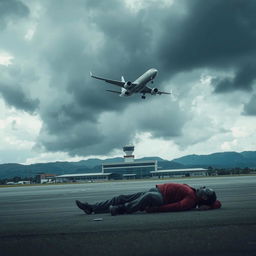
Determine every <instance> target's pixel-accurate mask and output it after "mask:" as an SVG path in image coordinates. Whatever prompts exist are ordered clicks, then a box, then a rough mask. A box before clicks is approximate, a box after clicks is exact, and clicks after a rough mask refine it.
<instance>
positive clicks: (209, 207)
mask: <svg viewBox="0 0 256 256" xmlns="http://www.w3.org/2000/svg"><path fill="white" fill-rule="evenodd" d="M220 207H221V202H220V201H219V200H216V201H215V202H214V203H213V204H211V205H201V206H198V210H199V211H205V210H214V209H219V208H220Z"/></svg>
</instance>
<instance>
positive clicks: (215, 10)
mask: <svg viewBox="0 0 256 256" xmlns="http://www.w3.org/2000/svg"><path fill="white" fill-rule="evenodd" d="M177 2H178V1H177ZM178 5H180V6H177V7H176V8H177V9H178V10H183V11H182V12H181V11H179V12H176V13H173V12H171V13H170V14H169V15H167V17H166V19H165V22H164V23H163V24H162V25H163V28H162V29H163V31H166V33H163V36H162V38H160V41H159V46H160V47H159V48H158V49H159V50H158V53H159V56H160V57H161V58H162V61H163V65H162V67H163V68H165V70H166V71H167V70H169V71H170V72H174V73H175V72H183V71H186V70H193V69H197V68H205V67H207V68H212V69H216V70H224V69H226V71H230V70H234V78H233V79H232V80H229V79H225V78H224V79H222V80H219V82H218V83H217V84H216V92H223V91H232V90H236V89H244V90H251V87H252V81H253V80H254V79H255V76H256V75H255V74H256V73H255V63H254V62H252V61H251V60H253V59H255V54H256V51H255V44H256V34H255V33H254V31H255V27H256V22H255V18H254V15H253V13H254V12H255V10H256V2H255V1H242V0H238V1H222V0H217V1H210V0H206V1H200V0H196V1H179V2H178ZM253 56H254V57H253Z"/></svg>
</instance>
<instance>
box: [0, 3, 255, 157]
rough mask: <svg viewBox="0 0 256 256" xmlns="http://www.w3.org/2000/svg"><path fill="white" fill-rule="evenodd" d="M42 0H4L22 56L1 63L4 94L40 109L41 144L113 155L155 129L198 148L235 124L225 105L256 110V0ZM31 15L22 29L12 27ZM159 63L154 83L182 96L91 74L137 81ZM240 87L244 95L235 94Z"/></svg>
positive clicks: (11, 43) (8, 46)
mask: <svg viewBox="0 0 256 256" xmlns="http://www.w3.org/2000/svg"><path fill="white" fill-rule="evenodd" d="M32 2H33V1H27V2H26V3H27V6H25V5H24V4H23V3H22V2H20V1H14V0H12V1H2V2H1V3H2V6H1V7H4V6H7V7H8V8H4V9H3V8H1V12H2V15H1V18H0V27H2V28H5V31H4V32H2V34H3V35H5V41H4V44H3V49H0V50H3V51H5V52H8V53H10V54H11V56H13V57H14V58H13V59H12V63H11V64H10V65H8V66H7V67H3V68H2V67H1V66H0V68H1V70H3V72H1V73H0V79H1V82H0V93H1V95H2V97H3V99H4V100H5V102H6V103H7V104H8V105H10V106H12V107H15V108H16V109H18V110H19V109H20V110H22V111H26V112H28V113H30V114H37V115H38V117H39V119H40V120H41V122H42V128H41V130H40V132H39V135H38V137H37V140H36V141H35V144H36V147H35V148H41V149H43V150H45V152H67V153H68V154H70V155H71V156H87V155H97V154H98V155H104V154H112V153H113V152H116V150H118V149H120V148H121V147H122V146H123V145H125V144H127V143H134V142H136V140H139V139H138V137H140V136H139V135H141V138H144V137H145V136H144V135H145V134H147V136H151V137H150V138H151V140H152V141H154V140H158V141H160V140H164V141H165V142H166V141H170V142H171V143H175V145H178V147H180V148H182V149H183V150H185V149H186V148H189V147H193V149H195V147H196V145H197V144H200V143H203V142H205V141H207V140H209V138H213V137H214V136H215V134H218V133H221V134H225V132H223V131H226V130H228V129H230V127H229V126H230V122H231V121H230V120H229V119H228V118H227V120H226V119H225V120H226V121H225V125H226V126H224V125H222V122H221V119H220V118H219V117H216V115H218V114H220V113H222V112H223V110H222V108H223V107H226V108H227V110H226V113H227V114H230V113H232V117H234V116H235V115H237V116H239V114H240V113H241V109H242V107H241V106H243V104H245V105H244V113H245V114H251V115H252V114H253V113H254V112H255V111H254V109H253V104H254V102H255V97H252V98H251V101H248V97H249V96H248V95H249V94H250V93H251V92H252V91H253V90H254V83H255V74H256V72H255V61H254V59H255V57H256V56H255V44H256V35H255V32H254V31H255V28H256V22H255V18H254V16H255V11H256V3H255V1H252V0H248V1H243V0H237V1H233V0H226V1H222V0H216V1H211V0H204V1H199V0H195V1H189V0H181V1H172V4H169V5H168V4H167V3H166V1H165V0H164V1H159V2H157V4H156V2H155V1H153V2H151V1H150V2H147V3H146V1H145V2H143V4H140V5H139V7H138V8H137V9H136V5H132V8H130V7H128V6H127V4H126V3H125V2H124V1H118V0H109V1H107V2H106V1H92V0H87V1H76V2H75V3H73V2H70V1H64V2H63V3H62V6H61V8H60V3H59V2H57V1H49V0H48V1H47V0H45V1H38V2H37V4H36V5H35V4H32ZM135 2H136V1H135ZM135 9H136V10H135ZM3 10H5V11H3ZM56 10H58V11H56ZM21 18H22V21H24V22H23V23H22V24H18V23H17V24H16V25H17V28H16V29H14V28H13V27H12V28H8V26H6V25H7V24H8V22H11V21H15V20H16V19H21ZM19 28H22V29H21V30H20V29H19ZM151 67H155V68H157V69H158V70H159V74H158V76H157V78H156V80H155V85H154V86H156V87H158V88H159V89H161V90H167V91H169V90H171V89H174V91H176V92H178V94H179V95H178V96H177V99H176V100H175V99H174V98H172V97H171V96H168V95H162V96H156V97H150V96H148V97H147V99H146V100H145V101H142V100H141V99H140V96H137V95H135V96H133V97H130V98H120V97H118V96H117V95H114V94H111V93H109V92H106V89H113V86H112V85H109V84H106V83H104V82H102V81H98V80H94V79H92V78H90V77H89V72H90V71H92V72H93V73H95V74H96V75H100V76H105V77H109V78H112V79H120V77H121V76H122V75H123V76H124V77H125V79H126V80H130V81H133V80H135V79H136V78H137V77H138V76H140V75H141V74H142V73H143V72H145V71H146V70H147V69H149V68H151ZM202 73H204V74H206V75H207V77H208V78H209V79H208V80H209V81H208V83H206V84H205V83H203V82H202V81H201V80H200V79H201V77H202ZM237 90H239V91H242V92H243V93H242V95H238V96H237V95H235V96H234V95H233V94H232V93H233V92H234V91H237ZM227 94H228V95H229V97H227V96H223V95H227ZM237 97H239V98H237ZM226 98H228V99H229V101H228V102H226V101H225V100H226ZM245 98H246V100H245ZM231 105H232V108H235V111H234V112H232V111H231V110H230V108H229V107H230V106H231ZM220 106H221V107H220ZM206 110H207V111H206ZM229 111H230V112H229ZM239 111H240V113H239ZM237 113H238V114H237ZM225 118H226V117H225ZM222 120H223V119H222ZM202 123H203V124H205V123H207V125H201V124H202ZM218 126H221V127H220V128H218ZM223 136H224V135H223ZM201 145H202V144H201ZM201 148H202V146H201Z"/></svg>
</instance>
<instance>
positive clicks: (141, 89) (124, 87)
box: [90, 68, 171, 99]
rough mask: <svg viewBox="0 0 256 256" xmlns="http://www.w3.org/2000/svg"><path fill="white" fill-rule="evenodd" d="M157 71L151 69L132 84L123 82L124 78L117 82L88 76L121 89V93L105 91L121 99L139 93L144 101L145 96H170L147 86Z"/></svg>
mask: <svg viewBox="0 0 256 256" xmlns="http://www.w3.org/2000/svg"><path fill="white" fill-rule="evenodd" d="M157 73H158V71H157V69H155V68H151V69H149V70H148V71H146V72H145V73H144V74H143V75H141V76H140V77H139V78H137V79H136V80H135V81H134V82H131V81H127V82H125V80H124V77H123V76H122V77H121V81H117V80H110V79H107V78H103V77H99V76H94V75H93V74H92V72H90V76H91V77H92V78H95V79H99V80H103V81H105V82H107V83H110V84H114V85H116V86H119V87H121V91H113V90H106V91H108V92H112V93H117V94H119V96H121V97H128V96H131V95H132V94H134V93H141V94H142V96H141V98H142V99H146V96H145V95H146V94H147V93H148V94H151V95H156V94H159V95H161V94H171V93H169V92H162V91H159V90H158V89H157V88H150V87H148V86H147V83H148V82H151V83H153V80H154V78H155V77H156V75H157Z"/></svg>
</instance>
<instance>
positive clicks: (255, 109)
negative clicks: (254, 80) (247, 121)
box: [243, 94, 256, 116]
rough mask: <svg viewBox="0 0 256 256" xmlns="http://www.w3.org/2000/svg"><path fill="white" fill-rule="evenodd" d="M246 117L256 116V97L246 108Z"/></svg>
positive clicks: (253, 97)
mask: <svg viewBox="0 0 256 256" xmlns="http://www.w3.org/2000/svg"><path fill="white" fill-rule="evenodd" d="M243 114H244V115H250V116H256V95H255V94H254V95H253V96H252V97H251V100H250V101H249V102H248V103H247V104H246V105H245V106H244V113H243Z"/></svg>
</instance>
